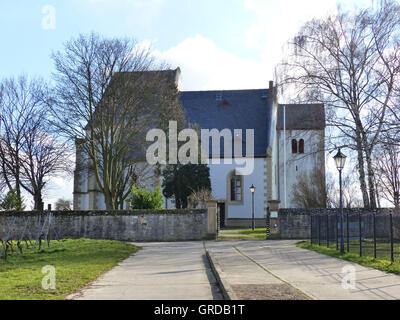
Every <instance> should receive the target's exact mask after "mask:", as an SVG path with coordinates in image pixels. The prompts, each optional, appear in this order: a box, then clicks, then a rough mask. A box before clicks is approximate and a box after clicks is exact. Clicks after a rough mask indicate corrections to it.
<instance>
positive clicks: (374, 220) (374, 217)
mask: <svg viewBox="0 0 400 320" xmlns="http://www.w3.org/2000/svg"><path fill="white" fill-rule="evenodd" d="M373 225H374V259H376V214H375V212H374V215H373Z"/></svg>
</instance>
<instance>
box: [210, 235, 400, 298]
mask: <svg viewBox="0 0 400 320" xmlns="http://www.w3.org/2000/svg"><path fill="white" fill-rule="evenodd" d="M295 243H296V241H242V242H207V244H206V246H207V249H208V250H209V252H211V253H212V256H213V257H214V259H215V260H216V261H217V264H218V265H219V266H220V268H221V272H222V276H223V278H224V279H225V280H227V282H228V283H229V285H231V287H232V289H233V291H234V292H235V293H236V295H237V296H238V299H243V298H250V299H257V294H258V295H259V297H258V298H265V299H302V298H311V299H323V300H360V299H363V300H365V299H367V300H376V299H385V300H386V299H387V300H390V299H400V276H396V275H393V274H388V273H385V272H381V271H378V270H375V269H371V268H367V267H362V266H360V265H358V264H355V263H350V262H347V261H343V260H339V259H336V258H332V257H329V256H325V255H321V254H318V253H316V252H313V251H309V250H305V249H301V248H297V247H296V246H295ZM348 267H350V269H347V271H346V269H344V268H348ZM353 268H354V269H353ZM352 270H354V271H355V276H356V279H355V280H356V282H355V285H356V287H355V289H348V288H347V289H346V288H344V287H343V286H342V280H343V278H344V276H346V275H348V272H349V271H352ZM255 284H257V285H258V286H256V287H254V285H255ZM245 285H247V286H245ZM252 285H253V288H252ZM289 287H291V288H289ZM274 288H275V290H276V293H275V294H271V292H272V290H273V289H274ZM244 289H246V290H244ZM291 289H295V290H296V291H297V292H298V293H301V294H300V295H297V296H296V295H293V294H294V293H295V291H293V290H291ZM250 291H253V296H250V297H249V296H248V293H247V296H246V292H250Z"/></svg>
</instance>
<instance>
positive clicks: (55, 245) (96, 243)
mask: <svg viewBox="0 0 400 320" xmlns="http://www.w3.org/2000/svg"><path fill="white" fill-rule="evenodd" d="M139 249H140V248H139V247H136V246H134V245H131V244H128V243H125V242H120V241H109V240H89V239H78V240H61V241H59V242H58V241H51V243H50V247H47V246H45V247H44V248H42V250H41V251H38V250H37V249H36V250H34V251H33V250H32V249H26V248H25V249H24V252H23V255H20V254H18V255H15V254H14V255H12V256H9V257H8V258H7V261H4V260H3V259H2V260H1V261H0V300H56V299H64V298H65V297H66V296H67V295H69V294H71V293H74V292H76V291H77V290H78V289H79V288H81V287H84V286H86V285H87V284H88V283H90V282H91V281H93V280H94V279H96V278H97V277H99V276H100V275H101V274H102V273H104V272H105V271H107V270H109V269H110V268H112V267H113V266H115V265H116V264H118V263H119V262H120V261H122V260H124V259H126V258H127V257H129V256H130V255H131V254H132V253H134V252H136V251H138V250H139ZM46 265H51V266H54V267H55V270H56V289H55V290H44V289H43V288H42V285H41V284H42V279H43V277H44V276H45V274H42V268H43V267H44V266H46Z"/></svg>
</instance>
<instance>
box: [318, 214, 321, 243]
mask: <svg viewBox="0 0 400 320" xmlns="http://www.w3.org/2000/svg"><path fill="white" fill-rule="evenodd" d="M318 245H319V246H320V245H321V214H318Z"/></svg>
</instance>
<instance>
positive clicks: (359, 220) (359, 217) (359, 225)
mask: <svg viewBox="0 0 400 320" xmlns="http://www.w3.org/2000/svg"><path fill="white" fill-rule="evenodd" d="M358 230H359V234H360V257H362V233H361V212H358Z"/></svg>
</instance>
